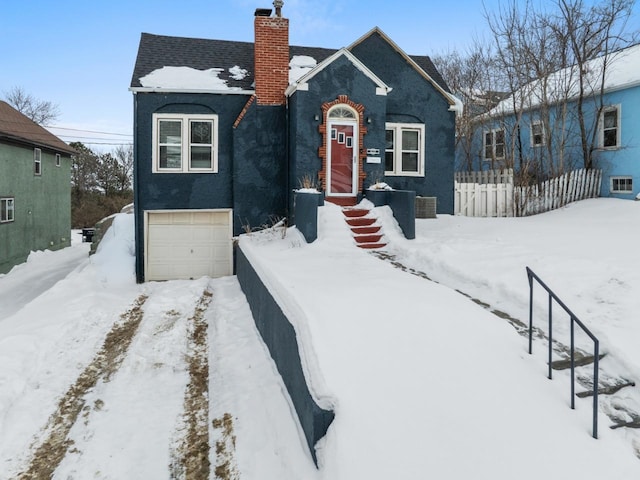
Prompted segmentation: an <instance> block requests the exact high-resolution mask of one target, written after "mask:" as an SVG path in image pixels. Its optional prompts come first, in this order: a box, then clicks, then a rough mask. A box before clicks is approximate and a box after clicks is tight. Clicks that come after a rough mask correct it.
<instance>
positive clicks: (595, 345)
mask: <svg viewBox="0 0 640 480" xmlns="http://www.w3.org/2000/svg"><path fill="white" fill-rule="evenodd" d="M527 276H528V278H529V353H532V352H533V280H535V281H536V282H538V283H539V284H540V286H541V287H542V288H544V289H545V290H546V291H547V293H548V294H549V333H548V334H549V374H548V377H549V378H552V376H553V375H552V359H551V354H552V351H553V313H552V312H553V308H552V307H553V301H554V300H555V301H556V303H557V304H558V305H559V306H560V307H562V309H563V310H564V311H565V312H567V313H568V314H569V317H570V320H571V408H572V409H574V408H575V398H576V373H575V367H576V361H575V351H576V349H575V335H574V330H575V328H574V326H575V325H576V324H577V325H578V326H579V327H580V328H581V329H582V331H583V332H584V333H586V334H587V335H588V336H589V338H591V340H593V430H592V432H593V433H592V435H593V438H598V366H599V362H600V351H599V350H600V342H599V341H598V339H597V338H596V336H595V335H594V334H593V333H591V331H590V330H589V329H588V328H587V327H586V326H585V325H584V323H582V322H581V321H580V320H579V319H578V317H576V316H575V314H574V313H573V312H572V311H571V310H569V308H568V307H567V306H566V305H565V304H564V302H563V301H562V300H560V298H558V296H557V295H556V294H555V293H554V292H553V291H552V290H551V289H550V288H549V287H548V286H547V285H546V284H545V283H544V282H543V281H542V280H541V279H540V277H538V276H537V275H536V274H535V273H533V271H532V270H531V269H530V268H529V267H527Z"/></svg>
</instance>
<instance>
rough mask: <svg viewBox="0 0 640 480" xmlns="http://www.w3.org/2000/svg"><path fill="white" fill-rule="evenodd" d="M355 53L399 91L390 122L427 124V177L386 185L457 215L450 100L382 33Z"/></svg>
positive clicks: (392, 96)
mask: <svg viewBox="0 0 640 480" xmlns="http://www.w3.org/2000/svg"><path fill="white" fill-rule="evenodd" d="M352 53H353V54H354V55H355V56H356V57H357V58H358V59H360V60H361V61H362V62H363V63H364V64H365V65H367V67H368V68H369V69H370V70H371V71H372V72H373V73H375V74H376V75H377V76H378V77H379V78H380V79H381V80H382V81H383V82H385V83H386V84H387V85H389V86H390V87H392V88H393V90H392V91H391V92H389V94H388V95H387V101H386V117H385V121H386V122H408V123H423V124H424V126H425V143H424V145H423V147H424V149H425V150H424V151H425V176H424V178H422V177H403V176H389V177H386V178H385V181H386V182H387V183H388V184H389V185H390V186H392V187H393V188H395V189H397V190H414V191H415V192H416V194H417V195H419V196H425V197H437V199H438V200H437V209H438V213H443V214H451V213H453V172H454V162H455V152H454V140H455V112H452V111H449V103H448V102H447V100H446V99H445V97H444V96H443V95H442V94H441V93H440V92H439V91H438V90H437V89H436V88H435V87H434V86H433V85H432V84H431V83H430V82H428V81H427V80H426V79H425V78H424V77H422V76H421V75H420V74H419V73H418V72H417V71H416V70H415V69H414V68H412V67H410V66H409V65H408V64H407V61H406V60H405V59H404V58H403V57H402V56H401V55H400V54H399V53H398V52H396V51H395V50H394V49H393V47H392V46H391V45H389V44H388V43H387V42H386V41H385V40H384V39H383V38H382V37H380V36H379V35H377V34H374V35H371V36H370V37H368V38H366V39H365V40H364V41H363V42H361V43H360V44H358V45H356V46H355V47H354V48H353V49H352ZM382 135H383V136H382V141H381V143H380V144H381V148H380V151H381V153H382V154H383V157H384V132H383V134H382ZM376 148H377V147H376Z"/></svg>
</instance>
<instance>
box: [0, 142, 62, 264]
mask: <svg viewBox="0 0 640 480" xmlns="http://www.w3.org/2000/svg"><path fill="white" fill-rule="evenodd" d="M41 172H42V174H41V175H35V174H34V163H33V147H21V146H15V145H5V144H0V197H13V198H14V199H15V212H14V213H15V216H14V217H15V220H14V221H13V222H8V223H0V273H6V272H8V271H9V270H11V268H13V266H15V265H17V264H19V263H22V262H24V261H25V260H26V259H27V257H28V256H29V253H30V252H31V251H35V250H45V249H49V250H57V249H59V248H63V247H67V246H69V245H70V235H71V158H70V157H69V156H64V155H61V158H60V166H59V167H57V166H56V156H55V153H52V152H51V151H49V150H45V149H42V165H41Z"/></svg>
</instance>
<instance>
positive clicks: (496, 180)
mask: <svg viewBox="0 0 640 480" xmlns="http://www.w3.org/2000/svg"><path fill="white" fill-rule="evenodd" d="M513 199H514V195H513V169H505V170H483V171H480V172H455V194H454V214H455V215H465V216H467V217H513V215H514V208H513Z"/></svg>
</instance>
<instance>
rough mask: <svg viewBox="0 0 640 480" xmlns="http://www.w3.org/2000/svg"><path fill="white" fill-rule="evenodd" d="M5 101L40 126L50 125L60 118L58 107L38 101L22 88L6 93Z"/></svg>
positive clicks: (47, 102) (14, 88)
mask: <svg viewBox="0 0 640 480" xmlns="http://www.w3.org/2000/svg"><path fill="white" fill-rule="evenodd" d="M5 99H6V101H7V103H9V104H10V105H11V106H13V107H14V108H15V109H16V110H18V111H19V112H20V113H22V114H23V115H25V116H27V117H29V118H30V119H31V120H33V121H34V122H35V123H37V124H38V125H43V126H47V125H50V124H51V123H52V122H54V121H56V120H57V119H58V117H59V116H60V110H59V108H58V105H56V104H55V103H52V102H49V101H44V100H38V99H37V98H35V97H34V96H33V95H31V94H28V93H26V92H25V91H24V90H23V89H22V88H20V87H13V88H12V89H11V90H10V91H9V92H5Z"/></svg>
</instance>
